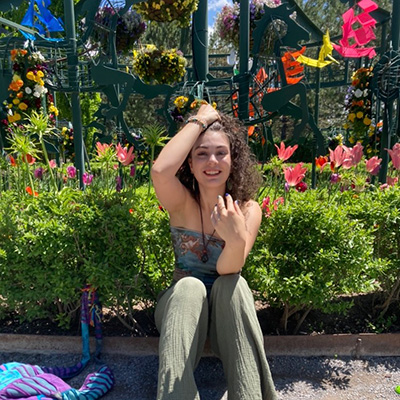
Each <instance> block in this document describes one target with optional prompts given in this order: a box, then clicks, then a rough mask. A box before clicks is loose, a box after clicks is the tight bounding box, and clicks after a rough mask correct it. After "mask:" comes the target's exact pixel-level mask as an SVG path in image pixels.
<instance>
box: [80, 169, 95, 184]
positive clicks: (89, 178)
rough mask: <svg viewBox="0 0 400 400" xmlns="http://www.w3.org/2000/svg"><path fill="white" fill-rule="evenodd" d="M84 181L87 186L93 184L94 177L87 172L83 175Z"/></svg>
mask: <svg viewBox="0 0 400 400" xmlns="http://www.w3.org/2000/svg"><path fill="white" fill-rule="evenodd" d="M82 180H83V183H84V184H85V185H88V186H89V185H90V184H91V183H92V181H93V175H92V174H89V173H87V172H85V173H84V174H83V175H82Z"/></svg>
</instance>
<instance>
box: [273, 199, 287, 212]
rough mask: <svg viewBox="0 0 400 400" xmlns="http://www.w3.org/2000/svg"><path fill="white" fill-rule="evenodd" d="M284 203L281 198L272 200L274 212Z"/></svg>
mask: <svg viewBox="0 0 400 400" xmlns="http://www.w3.org/2000/svg"><path fill="white" fill-rule="evenodd" d="M284 202H285V199H284V198H283V197H278V198H277V199H275V200H274V202H273V203H272V204H273V206H274V210H275V211H276V210H277V209H278V206H279V204H282V205H283V203H284Z"/></svg>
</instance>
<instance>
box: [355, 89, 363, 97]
mask: <svg viewBox="0 0 400 400" xmlns="http://www.w3.org/2000/svg"><path fill="white" fill-rule="evenodd" d="M362 95H363V91H362V90H360V89H357V90H356V91H355V92H354V96H356V97H361V96H362Z"/></svg>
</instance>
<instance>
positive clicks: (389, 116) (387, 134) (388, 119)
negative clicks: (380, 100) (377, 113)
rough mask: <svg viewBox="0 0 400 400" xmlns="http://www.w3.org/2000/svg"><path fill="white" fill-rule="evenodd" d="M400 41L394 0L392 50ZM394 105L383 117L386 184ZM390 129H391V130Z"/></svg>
mask: <svg viewBox="0 0 400 400" xmlns="http://www.w3.org/2000/svg"><path fill="white" fill-rule="evenodd" d="M399 40H400V0H393V9H392V48H393V50H394V51H397V50H399ZM398 100H399V99H398ZM393 103H394V100H392V101H390V102H388V103H385V108H384V116H383V127H382V128H383V129H382V139H381V151H380V157H381V158H382V164H381V169H380V171H379V182H381V183H385V182H386V176H387V171H388V164H389V153H388V152H387V150H385V149H390V148H391V147H392V144H391V135H392V133H393V132H392V131H393V129H392V124H393ZM389 127H390V129H389Z"/></svg>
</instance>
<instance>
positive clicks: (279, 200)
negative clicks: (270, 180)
mask: <svg viewBox="0 0 400 400" xmlns="http://www.w3.org/2000/svg"><path fill="white" fill-rule="evenodd" d="M270 201H271V199H270V197H269V196H267V197H264V199H263V201H262V205H261V208H262V209H263V211H264V215H265V216H266V217H269V216H271V209H270V207H269V203H270ZM284 202H285V199H284V198H283V197H278V198H277V199H275V200H274V201H273V202H272V207H273V208H274V210H275V211H276V210H277V209H278V206H279V205H280V204H283V203H284Z"/></svg>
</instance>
